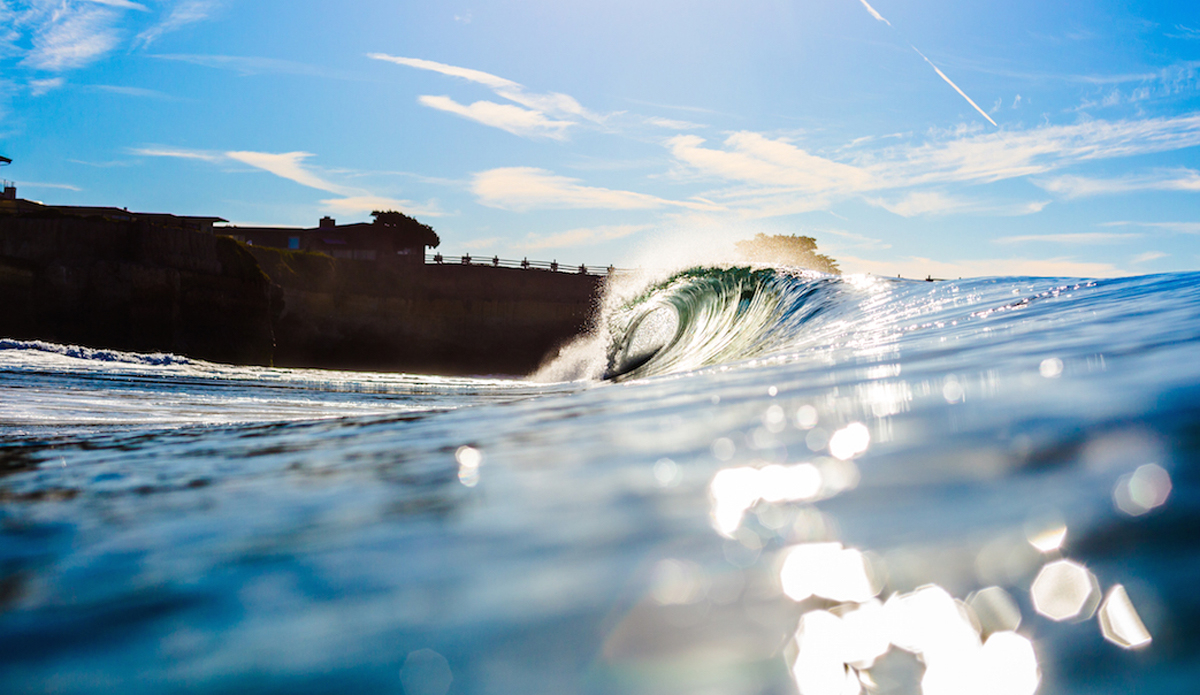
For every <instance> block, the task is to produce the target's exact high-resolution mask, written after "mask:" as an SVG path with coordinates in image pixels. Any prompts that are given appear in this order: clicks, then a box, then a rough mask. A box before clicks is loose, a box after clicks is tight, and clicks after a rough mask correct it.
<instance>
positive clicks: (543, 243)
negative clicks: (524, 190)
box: [514, 224, 653, 251]
mask: <svg viewBox="0 0 1200 695" xmlns="http://www.w3.org/2000/svg"><path fill="white" fill-rule="evenodd" d="M652 227H653V225H649V224H618V225H603V226H599V227H579V228H576V229H568V230H567V231H565V232H559V233H557V234H549V235H546V236H541V235H538V234H530V235H529V236H528V237H527V238H526V240H525V241H523V242H521V243H518V244H514V247H515V248H519V249H528V250H530V251H535V250H540V249H560V248H566V247H577V246H589V245H592V244H599V243H602V242H605V241H612V240H614V239H621V238H624V237H627V236H629V235H631V234H637V233H638V232H644V231H646V230H647V229H651V228H652Z"/></svg>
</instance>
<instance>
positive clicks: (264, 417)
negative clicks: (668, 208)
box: [0, 266, 1200, 695]
mask: <svg viewBox="0 0 1200 695" xmlns="http://www.w3.org/2000/svg"><path fill="white" fill-rule="evenodd" d="M1198 348H1200V274H1197V273H1177V274H1165V275H1153V276H1145V277H1132V278H1118V279H1104V280H1099V279H1079V278H1026V277H1004V278H978V279H968V280H958V281H945V282H920V281H913V280H903V279H893V278H880V277H871V276H845V277H834V276H825V275H820V274H816V273H811V272H807V271H800V270H794V269H788V268H769V267H709V266H699V267H694V268H690V269H687V270H684V271H681V272H677V273H672V274H668V275H667V276H665V277H658V278H653V279H650V278H643V279H638V278H629V279H627V281H625V282H623V283H622V284H620V286H614V287H613V288H612V291H611V292H610V293H609V296H608V297H606V298H605V302H604V306H603V311H602V316H601V320H600V322H599V326H598V329H597V331H596V333H595V335H592V336H589V337H588V338H586V339H582V340H580V341H578V342H577V343H576V344H574V345H571V346H568V347H566V348H564V349H563V350H562V352H561V354H560V355H559V357H558V358H557V359H555V360H553V361H552V362H551V363H549V364H547V365H546V366H545V367H544V368H543V369H541V370H539V372H538V373H537V374H535V375H532V376H531V377H529V378H526V379H503V378H491V377H487V378H449V377H438V376H423V375H408V374H383V373H365V372H330V371H320V370H288V369H273V368H264V367H245V366H233V365H220V364H213V363H207V362H203V361H199V360H193V359H189V358H186V357H181V356H178V355H163V354H154V355H148V354H135V353H123V352H117V351H111V350H97V349H89V348H83V347H79V346H67V345H57V344H53V343H46V342H38V341H22V340H14V339H4V340H0V692H6V693H7V692H13V693H17V692H54V693H91V692H100V691H103V692H121V693H162V692H195V693H225V692H239V693H241V692H246V693H281V692H289V693H291V692H302V693H325V692H328V693H396V694H399V693H405V694H407V695H448V694H450V693H459V694H465V693H471V694H476V693H478V694H485V693H486V694H492V693H495V694H508V693H512V694H518V693H519V694H522V695H525V694H530V693H547V694H555V695H570V694H573V693H579V694H608V693H613V694H617V693H620V694H626V693H646V694H652V693H653V694H656V695H657V694H660V693H667V694H671V693H679V694H681V695H682V694H684V693H688V694H696V693H713V694H722V695H725V694H739V693H745V694H747V695H750V694H764V695H766V694H770V695H774V694H780V695H782V694H794V693H797V692H799V693H803V694H804V695H826V694H828V695H838V694H842V693H846V694H852V693H860V692H881V693H923V694H924V695H939V694H959V693H972V694H974V693H989V694H995V695H1032V694H1033V693H1046V694H1050V693H1064V694H1065V693H1072V694H1073V693H1133V692H1144V693H1185V692H1186V693H1190V692H1192V691H1193V690H1194V684H1195V683H1197V682H1200V660H1197V659H1195V658H1194V657H1195V655H1196V654H1197V653H1200V649H1198V647H1200V630H1198V628H1197V626H1198V625H1200V597H1198V595H1197V591H1196V589H1195V580H1196V577H1197V576H1198V572H1200V552H1198V551H1200V547H1198V543H1200V523H1198V522H1197V520H1198V519H1200V497H1198V495H1200V479H1198V476H1197V462H1198V460H1200V456H1198V454H1200V349H1198Z"/></svg>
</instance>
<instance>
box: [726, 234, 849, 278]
mask: <svg viewBox="0 0 1200 695" xmlns="http://www.w3.org/2000/svg"><path fill="white" fill-rule="evenodd" d="M737 252H738V256H740V257H741V260H743V261H749V262H751V263H769V264H771V265H790V266H796V267H800V268H811V269H812V270H819V271H821V272H823V273H830V274H832V275H841V274H842V270H841V268H838V264H837V261H835V260H833V259H832V258H830V257H829V256H826V255H825V254H823V253H817V240H816V239H814V238H812V237H810V236H785V235H783V234H776V235H773V236H767V235H766V234H756V235H754V238H753V239H747V240H745V241H739V242H738V243H737Z"/></svg>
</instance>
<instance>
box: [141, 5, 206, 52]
mask: <svg viewBox="0 0 1200 695" xmlns="http://www.w3.org/2000/svg"><path fill="white" fill-rule="evenodd" d="M220 4H221V3H220V2H219V0H181V1H180V2H177V3H175V5H174V6H173V7H172V8H171V12H170V14H168V15H167V16H166V17H165V18H164V19H163V20H162V21H161V22H159V23H158V24H155V25H154V26H152V27H150V28H149V29H147V30H145V31H143V32H142V33H140V34H138V36H137V40H136V41H135V44H136V45H138V46H141V47H146V46H149V45H150V44H152V43H154V42H155V41H157V40H158V39H160V38H162V36H163V35H164V34H169V33H171V32H173V31H178V30H180V29H182V28H183V27H185V26H187V25H189V24H195V23H196V22H202V21H204V20H206V19H208V18H209V17H210V16H211V15H212V14H213V12H214V11H216V10H217V9H218V7H219V6H220Z"/></svg>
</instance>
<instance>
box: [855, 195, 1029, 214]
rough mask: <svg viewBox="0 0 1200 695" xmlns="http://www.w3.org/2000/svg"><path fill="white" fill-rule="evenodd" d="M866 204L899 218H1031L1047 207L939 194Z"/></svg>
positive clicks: (879, 200)
mask: <svg viewBox="0 0 1200 695" xmlns="http://www.w3.org/2000/svg"><path fill="white" fill-rule="evenodd" d="M866 201H867V202H868V203H870V204H871V205H874V206H875V207H880V208H883V209H884V210H887V211H888V212H891V213H894V214H896V215H900V216H901V217H922V216H927V215H953V214H961V213H968V212H970V213H989V214H992V215H1003V216H1019V215H1033V214H1036V213H1039V212H1041V211H1042V209H1043V208H1045V207H1046V206H1047V205H1049V204H1050V201H1048V200H1035V201H1031V202H1026V203H1009V204H996V203H990V202H985V201H980V200H971V199H968V198H962V197H958V196H952V195H947V194H946V193H943V192H942V191H913V192H911V193H909V194H907V195H905V196H903V197H902V198H900V199H898V200H887V199H884V198H866Z"/></svg>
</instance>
